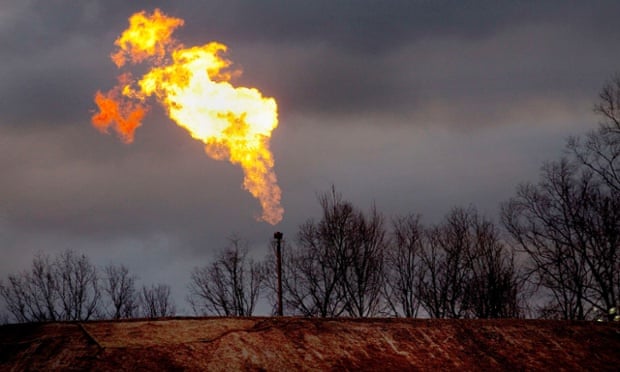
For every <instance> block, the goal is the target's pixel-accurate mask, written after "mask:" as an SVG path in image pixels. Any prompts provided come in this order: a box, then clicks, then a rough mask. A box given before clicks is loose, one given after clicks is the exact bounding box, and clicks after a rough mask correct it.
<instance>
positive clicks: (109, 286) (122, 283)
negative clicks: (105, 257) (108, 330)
mask: <svg viewBox="0 0 620 372" xmlns="http://www.w3.org/2000/svg"><path fill="white" fill-rule="evenodd" d="M104 273H105V277H104V280H103V291H104V292H105V293H106V294H107V296H108V297H109V300H110V302H111V306H112V310H111V312H110V316H111V317H112V319H122V318H133V317H135V316H136V313H137V310H138V308H139V301H138V298H139V297H138V292H137V291H136V287H135V280H136V278H135V276H133V275H130V274H129V270H128V269H127V267H125V265H108V266H106V267H105V268H104Z"/></svg>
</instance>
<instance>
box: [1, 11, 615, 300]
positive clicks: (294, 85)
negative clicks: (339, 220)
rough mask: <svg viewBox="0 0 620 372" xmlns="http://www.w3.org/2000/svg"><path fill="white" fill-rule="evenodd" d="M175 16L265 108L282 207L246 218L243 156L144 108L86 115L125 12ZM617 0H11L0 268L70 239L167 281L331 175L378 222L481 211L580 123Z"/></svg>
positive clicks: (285, 227) (259, 238) (289, 212)
mask: <svg viewBox="0 0 620 372" xmlns="http://www.w3.org/2000/svg"><path fill="white" fill-rule="evenodd" d="M155 7H160V8H161V9H162V10H163V11H164V12H165V13H167V14H170V15H173V16H176V17H180V18H183V19H184V20H185V26H184V27H183V28H181V29H180V30H179V31H178V34H177V37H178V39H179V40H181V41H182V42H183V43H184V44H185V45H188V46H190V45H196V44H203V43H207V42H209V41H212V40H217V41H221V42H223V43H225V44H227V45H228V46H229V57H230V58H231V59H232V60H233V61H234V62H235V63H236V66H238V67H241V68H242V69H243V71H244V75H243V76H242V77H241V78H240V79H239V84H243V85H251V86H256V87H258V88H259V89H261V90H262V91H263V92H264V93H265V94H266V95H268V96H273V97H275V98H276V100H277V101H278V103H279V106H280V127H279V128H278V129H276V131H275V132H274V133H273V139H272V151H273V153H274V156H275V159H276V172H277V174H278V178H279V184H280V186H281V188H282V191H283V197H282V204H283V207H284V208H285V215H284V220H283V222H282V223H280V224H279V225H278V226H276V227H273V226H270V225H268V224H265V223H261V222H257V221H256V220H255V219H254V217H255V216H258V215H259V214H260V209H259V208H260V206H259V205H258V203H257V202H256V201H255V200H254V199H253V198H252V197H251V196H250V195H249V194H248V193H247V192H245V191H244V190H242V188H241V182H242V173H241V170H240V169H239V168H238V167H235V166H232V165H230V164H228V163H226V162H218V161H215V160H212V159H210V158H208V157H207V156H206V155H205V154H204V150H203V146H202V145H201V144H200V143H198V142H196V141H194V140H192V139H191V138H190V137H189V136H188V135H187V134H186V133H185V132H184V130H182V129H180V128H178V127H176V125H174V124H173V123H172V122H171V121H170V120H169V119H167V118H166V117H165V115H164V113H163V110H162V109H161V108H158V107H155V108H154V109H153V110H152V112H151V113H150V114H149V115H148V116H147V117H146V119H145V120H144V122H143V126H142V127H141V128H139V129H138V131H137V132H136V138H135V142H134V143H133V144H132V145H125V144H123V143H121V142H120V141H119V140H117V139H116V138H115V137H114V136H105V135H102V134H100V133H99V132H97V131H96V130H95V129H93V128H92V127H91V125H90V116H91V115H92V113H93V111H94V110H95V105H94V103H93V95H94V93H95V92H96V91H97V90H98V89H101V90H107V89H109V88H111V87H112V86H113V85H114V83H115V81H114V79H115V75H116V72H117V71H116V69H115V67H114V65H113V64H112V62H111V61H110V60H109V58H108V56H109V54H110V53H111V52H112V50H113V42H114V39H115V38H116V37H117V36H118V35H119V34H120V33H121V32H122V30H123V29H124V28H125V27H126V26H127V18H128V17H129V16H130V15H131V14H132V13H133V12H135V11H138V10H142V9H144V10H148V11H152V10H153V9H154V8H155ZM618 14H620V3H619V2H617V1H587V2H586V1H543V2H541V1H373V0H357V1H353V0H350V1H327V0H325V1H292V0H286V1H285V0H281V1H260V2H257V1H249V0H245V1H244V0H236V1H230V0H228V1H175V2H164V1H131V2H127V1H104V0H100V1H87V0H84V1H79V2H78V1H60V0H53V1H35V0H32V1H24V0H8V1H4V2H3V3H2V4H1V5H0V55H1V56H2V60H3V63H2V64H1V65H0V83H1V84H0V113H1V115H0V174H2V177H1V178H0V249H2V252H3V259H2V260H0V278H5V277H6V275H7V274H8V273H11V272H14V271H16V270H21V269H23V268H26V267H27V266H28V265H29V262H30V260H31V259H32V256H33V254H34V253H35V252H37V251H43V252H49V253H52V254H53V253H55V252H57V251H59V250H61V249H65V248H75V249H78V250H83V251H84V252H85V253H86V254H88V255H89V256H90V257H91V258H93V260H95V261H96V262H97V263H98V264H106V263H110V262H112V263H125V264H127V265H128V266H129V267H130V269H131V270H132V271H133V272H134V273H135V274H137V275H138V276H139V277H140V278H141V279H142V280H143V282H145V283H150V282H160V281H161V282H167V283H169V284H171V285H172V286H173V291H174V292H175V297H176V298H177V300H178V302H179V304H178V305H179V307H180V308H183V307H185V304H184V303H182V299H183V296H184V295H185V292H184V288H185V286H186V284H187V282H188V281H189V271H190V270H191V269H192V268H193V267H194V266H195V265H198V264H200V263H204V262H205V260H207V258H208V257H209V256H210V255H212V254H213V252H215V251H216V250H217V249H219V248H221V247H222V246H223V245H225V244H226V237H227V236H229V235H231V234H232V233H237V234H238V235H239V236H241V237H243V238H245V239H247V240H248V241H249V243H250V245H251V247H252V249H253V252H254V254H256V255H257V256H258V257H260V256H262V255H263V254H264V253H266V251H267V244H268V242H269V238H270V237H271V236H272V234H273V232H274V231H275V230H276V229H277V230H282V231H283V232H284V233H285V237H288V238H293V237H294V234H295V232H296V229H297V226H298V225H299V224H301V223H302V222H303V221H304V220H305V219H307V218H309V217H313V216H317V214H318V206H317V203H316V198H315V195H316V193H317V192H322V191H325V190H327V189H329V187H330V185H331V184H335V185H336V187H337V189H338V190H340V191H341V192H342V193H343V194H344V196H345V198H347V199H349V200H351V201H353V202H354V203H356V204H357V205H358V206H359V207H362V208H368V207H369V206H370V205H371V203H373V202H375V203H376V205H377V207H378V209H379V210H381V211H382V212H383V213H384V214H385V215H386V216H388V217H390V216H393V215H395V214H404V213H409V212H412V213H421V214H422V215H423V217H424V220H425V221H427V222H433V221H436V220H437V219H439V218H441V216H442V215H443V214H445V213H446V212H447V211H448V210H449V209H450V208H451V207H452V206H456V205H469V204H473V205H476V206H477V207H478V208H479V209H480V210H482V212H483V213H485V214H487V215H489V216H491V217H495V215H496V212H497V206H498V204H499V203H500V202H501V201H503V200H505V199H506V198H508V197H510V196H511V195H512V193H513V191H514V188H515V186H516V185H517V184H518V183H519V182H526V181H534V180H536V177H537V175H538V169H539V167H540V165H541V164H542V162H543V161H546V160H552V159H555V158H557V157H558V156H560V155H561V151H562V146H563V144H564V140H565V139H566V137H567V136H568V135H571V134H580V133H584V132H585V131H587V130H589V129H591V128H594V127H595V125H596V120H597V119H596V117H595V116H594V115H593V114H592V111H591V108H592V105H593V104H594V102H595V100H596V96H597V93H598V90H599V89H600V87H601V86H602V84H603V83H604V82H605V81H606V80H607V79H608V78H609V77H611V76H612V75H613V74H614V73H616V72H617V71H618V70H620V69H619V68H618V65H617V61H618V60H620V58H619V57H620V48H618V45H617V44H618V40H620V28H618V27H617V16H618Z"/></svg>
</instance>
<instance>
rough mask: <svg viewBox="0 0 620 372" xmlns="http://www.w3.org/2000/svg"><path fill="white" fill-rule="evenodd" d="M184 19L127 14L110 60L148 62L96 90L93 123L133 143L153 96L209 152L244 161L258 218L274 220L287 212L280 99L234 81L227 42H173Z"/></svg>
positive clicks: (157, 12) (247, 185) (120, 64)
mask: <svg viewBox="0 0 620 372" xmlns="http://www.w3.org/2000/svg"><path fill="white" fill-rule="evenodd" d="M181 25H183V20H182V19H178V18H172V17H168V16H166V15H165V14H164V13H163V12H161V11H160V10H159V9H155V11H154V12H153V14H152V15H149V14H147V13H146V12H144V11H143V12H139V13H136V14H134V15H132V16H131V18H129V28H128V29H127V30H125V31H124V32H123V33H122V35H121V36H120V37H119V38H118V39H117V40H116V42H115V44H116V45H117V46H118V50H117V51H116V52H115V53H113V54H112V55H111V59H112V61H113V62H114V63H115V64H116V65H117V67H119V68H121V67H123V66H125V64H126V63H127V62H129V63H130V64H137V63H142V62H145V61H146V62H148V63H149V65H150V67H151V68H150V70H148V71H147V72H146V73H145V74H144V75H143V76H142V77H141V78H140V79H138V80H135V79H133V78H132V76H131V74H128V73H124V74H121V76H120V77H119V79H118V85H117V86H116V87H114V88H112V90H110V91H109V92H107V93H101V92H97V93H96V95H95V103H96V104H97V106H98V108H99V112H98V113H96V114H95V115H94V116H93V117H92V123H93V125H94V126H95V127H96V128H97V129H99V130H101V131H103V132H107V131H108V128H109V127H111V126H112V127H113V128H114V129H115V131H116V132H117V133H118V135H119V136H120V137H121V139H122V140H123V141H124V142H127V143H130V142H132V141H133V138H134V131H135V130H136V129H137V128H138V127H139V126H140V122H141V120H142V119H143V117H144V115H145V114H146V112H147V111H148V106H147V105H146V103H145V102H146V101H147V99H148V98H149V97H155V98H156V100H157V101H158V102H159V103H160V104H161V105H162V106H163V107H164V108H165V110H166V112H167V113H168V115H169V116H170V118H171V119H172V120H173V121H174V122H175V123H176V124H177V125H179V126H181V127H183V128H185V129H186V130H187V131H188V132H189V134H190V135H191V136H192V137H193V138H195V139H197V140H200V141H202V142H203V143H204V144H205V151H206V153H207V154H208V155H209V156H210V157H212V158H214V159H217V160H225V159H228V160H229V161H230V162H231V163H233V164H239V165H240V166H241V168H242V169H243V173H244V181H243V186H244V188H245V189H246V190H248V191H249V192H250V193H251V194H252V195H253V196H254V197H255V198H257V199H258V200H259V202H260V204H261V206H262V209H263V214H262V216H261V217H260V219H262V220H264V221H266V222H268V223H271V224H274V225H275V224H276V223H278V222H280V221H281V220H282V215H283V213H284V210H283V209H282V207H281V206H280V197H281V190H280V187H279V186H278V184H277V178H276V174H275V172H274V170H273V167H274V160H273V155H272V154H271V151H270V150H269V139H270V137H271V132H272V131H273V130H274V129H275V128H276V127H277V126H278V107H277V103H276V101H275V100H274V99H273V98H268V97H263V95H262V94H261V92H260V91H258V90H257V89H255V88H247V87H235V86H233V84H232V83H231V79H232V78H233V77H235V76H237V75H239V74H240V72H239V71H233V70H231V64H232V62H231V61H229V60H227V59H226V58H224V56H223V55H224V54H225V53H226V51H227V47H226V46H225V45H224V44H221V43H218V42H211V43H208V44H205V45H203V46H196V47H192V48H185V47H183V46H182V45H181V44H180V43H178V42H177V41H176V40H174V39H173V38H172V33H173V31H174V30H175V29H176V28H177V27H179V26H181Z"/></svg>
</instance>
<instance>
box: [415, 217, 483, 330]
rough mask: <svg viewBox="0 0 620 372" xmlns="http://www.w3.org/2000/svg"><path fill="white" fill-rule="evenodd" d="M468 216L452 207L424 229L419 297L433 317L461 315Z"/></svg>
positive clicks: (468, 247) (466, 271)
mask: <svg viewBox="0 0 620 372" xmlns="http://www.w3.org/2000/svg"><path fill="white" fill-rule="evenodd" d="M470 222H471V217H470V215H469V213H468V212H467V211H465V210H463V209H454V210H453V211H452V212H451V213H450V214H449V215H448V216H447V217H446V218H445V220H444V222H443V223H442V224H440V225H438V226H435V227H432V228H430V229H429V230H428V232H427V233H426V244H425V246H424V249H423V250H422V251H421V255H420V258H421V262H420V263H421V270H420V273H419V275H420V284H419V294H418V296H419V300H420V303H421V305H422V307H423V308H424V309H425V310H426V312H427V313H428V314H429V315H430V316H431V317H433V318H446V317H447V318H461V317H463V316H465V310H466V308H465V303H464V300H465V282H466V279H467V275H468V269H467V266H468V257H467V255H468V252H469V251H470V250H471V244H472V242H471V236H470V234H468V226H469V225H470Z"/></svg>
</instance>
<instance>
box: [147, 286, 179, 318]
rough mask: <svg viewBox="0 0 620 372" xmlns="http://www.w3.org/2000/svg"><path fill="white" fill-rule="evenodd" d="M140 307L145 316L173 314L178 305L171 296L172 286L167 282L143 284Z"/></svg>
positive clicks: (156, 316) (155, 316) (158, 316)
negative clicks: (148, 285)
mask: <svg viewBox="0 0 620 372" xmlns="http://www.w3.org/2000/svg"><path fill="white" fill-rule="evenodd" d="M140 308H141V311H142V315H143V316H144V317H145V318H161V317H167V316H173V315H174V314H175V313H176V307H175V305H174V302H173V300H172V298H171V296H170V286H169V285H167V284H157V285H151V286H150V287H147V286H142V290H141V291H140Z"/></svg>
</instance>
